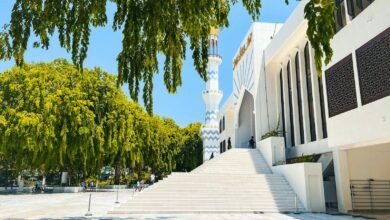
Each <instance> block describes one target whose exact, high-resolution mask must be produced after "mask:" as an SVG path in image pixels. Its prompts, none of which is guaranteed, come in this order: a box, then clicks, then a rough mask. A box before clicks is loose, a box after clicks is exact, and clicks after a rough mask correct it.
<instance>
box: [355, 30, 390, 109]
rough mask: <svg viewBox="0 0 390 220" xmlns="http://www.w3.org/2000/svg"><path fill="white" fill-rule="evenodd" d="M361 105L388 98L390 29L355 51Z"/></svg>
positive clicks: (389, 92)
mask: <svg viewBox="0 0 390 220" xmlns="http://www.w3.org/2000/svg"><path fill="white" fill-rule="evenodd" d="M356 60H357V66H358V73H359V84H360V94H361V98H362V104H363V105H365V104H368V103H371V102H373V101H376V100H378V99H381V98H384V97H386V96H390V28H388V29H386V30H385V31H383V32H382V33H380V34H379V35H378V36H376V37H375V38H373V39H372V40H370V41H368V42H367V43H366V44H364V45H363V46H362V47H360V48H359V49H357V50H356Z"/></svg>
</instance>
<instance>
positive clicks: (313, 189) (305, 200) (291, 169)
mask: <svg viewBox="0 0 390 220" xmlns="http://www.w3.org/2000/svg"><path fill="white" fill-rule="evenodd" d="M271 169H272V172H274V173H277V174H281V175H283V176H284V177H285V178H286V180H287V181H288V183H289V184H290V186H291V187H292V188H293V190H294V191H295V193H296V194H297V196H298V198H299V200H300V201H301V202H302V204H303V206H304V207H305V208H306V211H309V212H325V195H324V183H323V180H322V167H321V164H320V163H295V164H287V165H279V166H274V167H271Z"/></svg>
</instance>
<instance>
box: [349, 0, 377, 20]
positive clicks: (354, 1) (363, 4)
mask: <svg viewBox="0 0 390 220" xmlns="http://www.w3.org/2000/svg"><path fill="white" fill-rule="evenodd" d="M372 2H374V0H347V7H348V14H349V15H350V16H351V17H352V19H353V18H355V17H356V16H358V14H360V12H362V11H363V10H364V9H365V8H367V7H368V6H369V5H370V4H371V3H372Z"/></svg>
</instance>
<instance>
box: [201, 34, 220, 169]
mask: <svg viewBox="0 0 390 220" xmlns="http://www.w3.org/2000/svg"><path fill="white" fill-rule="evenodd" d="M221 63H222V58H221V57H220V56H219V55H218V29H216V28H213V27H211V30H210V35H209V62H208V65H207V82H206V89H205V90H203V93H202V98H203V102H204V104H205V106H206V116H205V124H204V125H203V127H202V129H201V133H202V138H203V162H205V161H207V160H209V159H210V157H211V155H213V156H217V155H218V154H219V121H218V112H219V103H220V102H221V99H222V91H221V90H219V87H218V69H219V65H220V64H221Z"/></svg>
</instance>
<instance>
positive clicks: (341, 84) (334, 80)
mask: <svg viewBox="0 0 390 220" xmlns="http://www.w3.org/2000/svg"><path fill="white" fill-rule="evenodd" d="M325 79H326V91H327V94H328V109H329V117H333V116H336V115H338V114H341V113H344V112H347V111H349V110H352V109H354V108H357V100H356V88H355V78H354V72H353V61H352V54H350V55H348V56H346V57H345V58H344V59H342V60H340V61H339V62H337V63H336V64H334V65H333V66H331V67H330V68H329V69H327V70H326V71H325Z"/></svg>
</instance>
